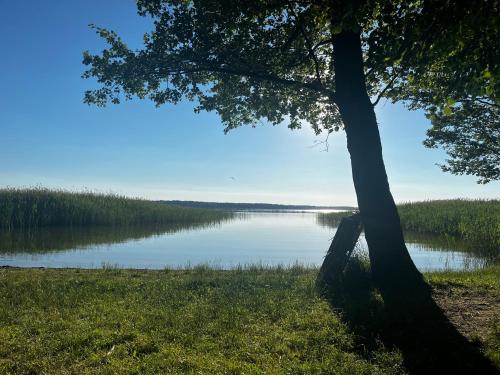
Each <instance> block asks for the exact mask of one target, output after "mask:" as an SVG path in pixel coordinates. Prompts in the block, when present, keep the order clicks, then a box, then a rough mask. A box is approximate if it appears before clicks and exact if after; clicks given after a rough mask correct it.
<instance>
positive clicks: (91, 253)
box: [0, 213, 474, 270]
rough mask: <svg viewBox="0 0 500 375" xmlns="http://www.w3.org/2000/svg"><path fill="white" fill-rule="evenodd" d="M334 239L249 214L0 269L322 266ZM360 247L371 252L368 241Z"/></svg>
mask: <svg viewBox="0 0 500 375" xmlns="http://www.w3.org/2000/svg"><path fill="white" fill-rule="evenodd" d="M333 235H334V230H332V229H329V228H327V227H322V226H319V225H317V224H316V215H315V214H313V213H249V214H247V215H246V218H244V219H236V220H234V221H230V222H227V223H224V224H222V225H218V226H215V227H212V228H203V229H199V230H196V229H195V230H190V231H181V232H178V233H174V234H168V235H167V234H166V235H159V236H153V237H149V238H145V239H140V240H131V241H127V242H124V243H116V244H111V245H101V246H93V247H90V248H87V249H74V250H70V251H63V252H54V253H48V254H39V255H25V254H19V255H12V254H9V255H0V265H12V266H26V267H83V268H92V267H101V266H102V265H103V264H109V265H118V266H121V267H125V268H156V269H161V268H164V267H167V266H168V267H183V266H186V265H196V264H201V263H208V264H211V265H213V266H217V267H223V268H229V267H234V266H237V265H245V264H255V263H258V264H260V263H262V264H264V265H278V264H282V265H291V264H294V263H296V262H298V263H300V264H303V265H315V266H318V265H320V264H321V262H322V260H323V257H324V255H325V253H326V250H327V249H328V247H329V245H330V241H331V238H332V237H333ZM360 248H361V249H363V248H365V249H366V244H364V240H363V239H362V240H361V244H360ZM408 248H409V251H410V254H411V256H412V258H413V260H414V261H415V263H416V265H417V267H418V268H419V269H421V270H432V269H443V268H447V269H459V268H462V267H464V266H465V265H467V262H468V261H467V259H466V258H465V257H464V254H462V253H459V252H439V251H435V250H433V251H431V250H430V249H428V248H426V247H425V245H418V244H410V245H408ZM471 266H474V264H472V265H471Z"/></svg>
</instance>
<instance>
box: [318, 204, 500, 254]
mask: <svg viewBox="0 0 500 375" xmlns="http://www.w3.org/2000/svg"><path fill="white" fill-rule="evenodd" d="M398 211H399V215H400V217H401V225H402V226H403V229H404V230H405V231H406V232H408V233H410V234H412V233H413V234H424V235H437V236H441V237H443V236H448V237H450V238H452V239H453V238H458V239H461V240H464V241H466V242H467V243H468V244H469V245H470V246H471V247H476V248H481V251H484V252H492V251H493V252H495V254H496V255H497V256H498V251H499V249H500V200H463V199H455V200H435V201H427V202H415V203H405V204H400V205H398ZM350 214H351V212H349V211H344V212H334V213H328V214H324V213H320V214H318V222H319V223H320V224H323V225H330V226H337V225H338V223H339V222H340V220H341V219H342V217H345V216H348V215H350Z"/></svg>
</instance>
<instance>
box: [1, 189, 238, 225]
mask: <svg viewBox="0 0 500 375" xmlns="http://www.w3.org/2000/svg"><path fill="white" fill-rule="evenodd" d="M229 217H231V213H229V212H222V211H216V210H209V209H196V208H183V207H176V206H169V205H166V204H163V203H157V202H151V201H147V200H143V199H131V198H126V197H122V196H119V195H113V194H98V193H93V192H70V191H65V190H48V189H43V188H35V189H1V190H0V229H3V230H13V229H21V230H34V229H38V228H42V227H54V226H90V225H94V226H99V225H102V226H110V225H115V226H118V225H157V226H160V225H166V224H190V223H204V222H213V221H219V220H223V219H227V218H229Z"/></svg>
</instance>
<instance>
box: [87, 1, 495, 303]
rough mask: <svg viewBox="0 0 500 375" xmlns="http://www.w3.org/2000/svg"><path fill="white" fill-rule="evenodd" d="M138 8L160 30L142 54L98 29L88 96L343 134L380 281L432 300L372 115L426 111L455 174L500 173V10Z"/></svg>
mask: <svg viewBox="0 0 500 375" xmlns="http://www.w3.org/2000/svg"><path fill="white" fill-rule="evenodd" d="M137 6H138V13H139V15H141V16H145V17H151V18H152V20H153V22H154V27H153V30H152V31H151V32H149V33H146V34H145V35H144V47H143V48H142V49H139V50H131V49H130V48H128V47H127V45H126V44H125V43H124V42H123V41H122V40H121V39H120V37H119V36H118V35H117V34H116V33H115V32H113V31H110V30H107V29H105V28H100V27H95V26H94V28H95V30H96V32H97V33H98V34H99V35H100V36H101V37H102V38H104V39H105V40H106V42H107V43H108V47H107V48H106V49H104V50H103V51H102V52H101V53H100V54H97V55H93V54H91V53H89V52H85V53H84V59H83V63H84V64H85V65H87V66H88V69H87V70H86V71H85V73H84V74H83V77H84V78H94V79H96V81H97V82H98V83H99V87H98V88H96V89H94V90H90V91H87V92H86V93H85V99H84V101H85V102H86V103H88V104H95V105H98V106H104V105H106V104H107V103H109V102H111V103H114V104H118V103H120V101H122V100H123V99H131V98H132V97H139V98H141V99H144V98H148V99H150V100H152V101H154V102H155V103H156V105H158V106H160V105H162V104H164V103H167V102H169V103H177V102H179V101H180V100H183V99H186V98H187V99H188V100H193V101H196V102H197V107H196V111H201V110H206V111H216V112H217V113H218V114H219V116H220V118H221V121H222V123H223V124H224V125H225V131H229V130H231V129H233V128H236V127H238V126H241V125H244V124H250V125H254V124H256V123H257V122H258V121H261V120H263V119H264V120H266V121H267V122H268V123H270V124H273V125H276V124H280V123H287V124H288V127H290V128H292V129H293V128H299V127H301V126H302V125H303V124H309V125H310V126H312V128H313V129H314V131H315V132H316V133H317V134H319V133H320V132H322V131H326V132H328V133H331V132H334V131H339V130H344V131H345V132H346V136H347V148H348V151H349V154H350V157H351V166H352V176H353V181H354V186H355V191H356V196H357V200H358V207H359V211H360V214H361V220H362V223H363V226H364V230H365V235H366V241H367V243H368V248H369V254H370V261H371V264H372V273H373V277H374V280H375V282H376V285H377V286H378V288H379V289H380V291H381V293H382V294H383V296H384V299H386V301H387V302H388V303H393V304H398V305H399V306H402V305H404V306H406V307H407V308H413V307H415V306H417V305H418V304H419V303H420V302H422V301H423V300H424V299H427V298H428V296H429V294H428V288H427V285H426V284H425V282H424V280H423V278H422V275H421V274H420V273H419V272H418V270H417V269H416V267H415V265H414V264H413V262H412V260H411V258H410V256H409V254H408V250H407V248H406V246H405V242H404V238H403V233H402V230H401V225H400V220H399V216H398V212H397V208H396V205H395V203H394V199H393V197H392V195H391V192H390V189H389V184H388V180H387V175H386V171H385V166H384V162H383V159H382V147H381V142H380V135H379V130H378V124H377V120H376V117H375V112H374V107H375V106H376V105H377V103H378V102H379V100H380V99H381V98H383V97H386V98H390V99H391V100H393V101H403V102H404V103H406V104H407V105H408V106H409V107H410V108H423V109H425V110H426V111H427V114H428V116H429V118H430V119H431V121H432V123H433V126H432V128H431V129H430V130H429V139H428V141H427V142H428V145H429V146H435V145H444V146H445V147H447V148H448V151H449V152H450V155H451V156H452V159H451V160H450V161H449V165H448V166H445V167H444V168H445V169H448V170H451V171H452V172H455V173H473V174H476V175H478V176H479V177H480V178H481V179H482V180H484V181H487V180H491V179H498V177H499V170H498V165H497V164H496V163H495V161H498V151H499V149H500V146H499V144H498V138H495V135H498V131H499V129H498V101H497V99H496V98H497V96H496V93H497V92H498V85H497V82H498V77H499V74H498V66H497V64H496V62H497V57H498V55H497V53H496V36H495V34H496V30H497V20H496V17H495V16H494V14H495V9H496V8H497V2H496V1H488V0H485V1H481V2H479V1H477V2H475V1H472V2H468V3H467V4H461V3H459V2H458V1H437V0H435V1H432V0H414V1H404V0H399V1H398V0H396V1H383V0H379V1H377V0H372V1H370V0H367V1H361V0H358V1H345V0H338V1H336V0H333V1H332V0H304V1H293V0H242V1H232V0H191V1H188V0H138V1H137ZM476 115H477V116H478V117H477V118H476ZM485 118H487V120H486V125H485V126H482V122H483V120H484V119H485ZM464 119H465V120H464ZM463 128H465V131H464V130H463ZM464 132H465V133H467V132H469V133H471V134H479V136H477V137H475V138H474V137H472V138H473V139H470V138H469V139H468V138H467V136H466V137H462V135H463V134H464ZM477 145H480V149H478V150H476V149H475V147H476V146H477ZM476 151H477V152H476Z"/></svg>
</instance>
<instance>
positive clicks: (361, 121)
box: [333, 31, 430, 308]
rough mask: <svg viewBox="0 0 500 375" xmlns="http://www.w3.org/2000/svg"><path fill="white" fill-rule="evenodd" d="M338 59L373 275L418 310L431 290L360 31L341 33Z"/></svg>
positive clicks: (394, 301)
mask: <svg viewBox="0 0 500 375" xmlns="http://www.w3.org/2000/svg"><path fill="white" fill-rule="evenodd" d="M333 59H334V68H335V91H336V100H335V101H336V103H337V105H338V108H339V111H340V114H341V116H342V120H343V123H344V125H345V131H346V135H347V148H348V150H349V154H350V156H351V167H352V177H353V181H354V187H355V190H356V196H357V200H358V206H359V211H360V214H361V219H362V222H363V226H364V229H365V236H366V242H367V243H368V248H369V253H370V262H371V266H372V276H373V278H374V281H375V283H376V285H377V287H378V288H379V290H380V292H381V293H382V296H383V298H384V301H385V302H386V303H387V304H388V305H393V306H399V307H403V308H414V307H415V306H417V305H420V304H421V303H422V302H423V301H427V300H429V297H430V294H429V288H428V286H427V284H426V283H425V281H424V280H423V277H422V275H421V274H420V272H419V271H418V270H417V268H416V267H415V265H414V263H413V261H412V259H411V258H410V255H409V253H408V250H407V248H406V245H405V242H404V238H403V232H402V229H401V223H400V220H399V214H398V211H397V208H396V205H395V203H394V199H393V197H392V195H391V192H390V190H389V183H388V180H387V174H386V171H385V166H384V161H383V159H382V146H381V142H380V134H379V131H378V125H377V120H376V117H375V112H374V109H373V106H372V104H371V101H370V98H369V96H368V93H367V90H366V84H365V77H364V70H363V57H362V51H361V41H360V35H359V33H356V32H352V31H343V32H341V33H340V34H338V35H337V36H336V38H335V40H334V51H333Z"/></svg>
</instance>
